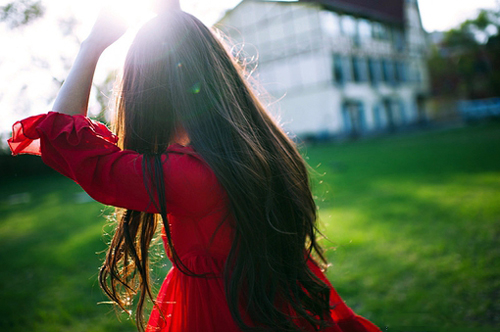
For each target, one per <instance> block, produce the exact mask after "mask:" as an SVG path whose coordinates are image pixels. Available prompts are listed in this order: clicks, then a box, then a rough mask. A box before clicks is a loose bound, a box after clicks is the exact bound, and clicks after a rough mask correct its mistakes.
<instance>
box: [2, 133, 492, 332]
mask: <svg viewBox="0 0 500 332" xmlns="http://www.w3.org/2000/svg"><path fill="white" fill-rule="evenodd" d="M306 150H307V151H306V158H307V161H308V162H309V164H310V165H311V168H312V170H313V173H314V190H315V195H316V196H317V202H318V205H319V206H320V218H321V223H322V228H323V229H324V233H325V235H326V236H327V237H328V238H329V240H330V241H325V242H324V245H325V247H329V248H330V249H329V251H328V258H329V261H330V262H331V263H332V266H331V267H330V269H329V270H328V276H329V278H330V280H331V281H332V282H333V284H334V286H335V287H336V289H337V291H338V292H339V293H340V294H341V295H342V297H343V298H344V299H345V300H346V302H347V303H348V305H350V306H351V307H352V308H353V309H354V310H355V311H356V312H358V313H359V314H361V315H364V316H366V317H367V318H369V319H371V320H372V321H373V322H375V323H376V324H377V325H379V326H380V327H381V328H382V330H383V331H390V332H396V331H405V332H419V331H421V332H424V331H425V332H434V331H436V332H437V331H439V332H441V331H450V332H451V331H458V332H460V331H478V332H482V331H494V330H498V329H499V328H500V300H499V299H500V125H499V124H490V125H481V126H477V127H470V128H460V129H451V130H446V131H442V132H432V133H420V134H412V135H403V136H394V137H387V138H380V139H371V140H362V141H358V142H353V143H348V144H343V145H337V144H331V145H322V146H315V147H309V148H307V149H306ZM21 158H29V157H21ZM20 193H27V194H28V196H29V198H27V197H26V195H25V196H12V195H13V194H20ZM79 193H81V191H80V189H79V188H78V186H76V185H75V184H73V183H72V182H71V181H69V180H67V179H64V178H62V177H60V176H51V177H46V178H29V177H27V178H19V179H5V178H4V179H3V180H2V183H1V186H0V243H1V244H0V261H1V262H2V268H1V269H0V294H1V301H0V312H1V314H0V330H1V331H134V326H133V324H132V323H131V322H130V321H127V319H126V318H125V317H122V321H121V322H119V321H118V320H117V319H116V315H115V313H114V312H113V310H112V309H111V307H110V306H109V305H106V304H99V305H98V304H97V303H98V302H101V301H105V298H104V296H103V295H102V294H101V291H100V289H99V286H98V283H97V272H98V267H99V266H100V259H102V256H103V255H102V253H101V254H96V253H100V252H102V250H104V249H105V247H106V246H105V240H104V239H103V235H102V234H103V226H104V225H105V224H106V219H105V218H104V216H105V215H109V214H110V213H112V210H110V209H109V208H107V209H105V208H104V207H103V206H102V205H100V204H98V203H95V202H84V201H85V199H84V198H85V197H82V196H81V195H79ZM82 198H83V199H82ZM27 199H29V203H23V201H26V200H27ZM82 201H83V202H82ZM106 229H108V230H109V228H106ZM167 268H168V267H166V266H161V267H160V274H162V273H164V272H165V271H166V269H167Z"/></svg>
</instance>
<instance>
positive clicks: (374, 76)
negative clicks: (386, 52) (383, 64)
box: [368, 59, 382, 85]
mask: <svg viewBox="0 0 500 332" xmlns="http://www.w3.org/2000/svg"><path fill="white" fill-rule="evenodd" d="M368 77H369V79H370V82H371V83H372V84H373V85H377V84H378V83H380V81H382V73H381V70H380V60H376V59H368Z"/></svg>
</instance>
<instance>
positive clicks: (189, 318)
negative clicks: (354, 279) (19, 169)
mask: <svg viewBox="0 0 500 332" xmlns="http://www.w3.org/2000/svg"><path fill="white" fill-rule="evenodd" d="M116 142H117V138H116V136H115V135H113V134H112V133H111V132H110V131H109V130H108V129H107V128H106V127H105V126H104V125H103V124H100V123H97V122H93V121H91V120H89V119H88V118H86V117H84V116H78V115H77V116H69V115H64V114H60V113H55V112H50V113H49V114H44V115H38V116H34V117H30V118H27V119H24V120H22V121H19V122H17V123H15V124H14V126H13V135H12V138H11V139H9V141H8V143H9V145H10V148H11V150H12V154H13V155H17V154H24V153H28V154H35V155H41V156H42V159H43V161H44V162H45V163H46V164H47V165H49V166H51V167H53V168H54V169H56V170H57V171H59V172H60V173H62V174H64V175H65V176H67V177H69V178H71V179H73V180H74V181H76V182H77V183H78V184H79V185H80V186H82V188H83V189H84V190H85V191H86V192H87V193H88V194H89V195H90V196H92V197H93V198H94V199H95V200H97V201H99V202H101V203H103V204H107V205H113V206H118V207H123V208H127V209H132V210H139V211H147V212H152V213H157V212H158V211H156V209H155V205H154V204H151V202H150V199H149V196H148V194H147V192H146V189H145V186H144V181H143V173H142V158H143V157H142V155H140V154H138V153H136V152H133V151H128V150H120V149H119V148H118V147H117V146H116ZM163 171H164V176H165V186H166V200H167V210H168V222H169V224H170V226H171V233H172V241H173V243H174V245H175V248H176V251H177V253H178V254H179V257H180V258H181V260H182V262H183V263H184V264H185V265H186V266H187V267H188V268H189V270H191V271H192V272H194V273H197V274H202V273H211V274H212V275H213V274H215V275H216V277H215V278H214V277H212V278H199V277H189V276H187V275H185V274H183V273H182V272H180V271H179V270H178V268H177V267H175V266H174V267H173V268H172V269H171V270H170V272H169V273H168V275H167V276H166V279H165V281H164V282H163V284H162V286H161V289H160V291H159V294H158V297H157V302H156V303H157V307H155V308H154V309H153V311H152V313H151V316H150V319H149V322H148V327H147V331H148V332H152V331H161V332H167V331H183V332H198V331H205V332H216V331H224V332H232V331H235V332H236V331H240V330H239V329H238V327H237V326H236V324H235V323H234V322H233V319H232V317H231V314H230V312H229V308H228V305H227V302H226V298H225V292H224V284H223V279H222V277H221V276H222V271H223V267H224V262H225V260H226V258H227V255H228V253H229V249H230V247H231V243H232V227H231V225H232V224H233V222H234V220H233V219H232V217H231V216H230V214H229V211H228V204H227V196H226V193H225V191H224V190H223V188H222V187H221V185H220V184H219V182H218V181H217V178H216V177H215V175H214V173H213V172H212V170H211V169H210V168H209V167H208V165H207V164H206V163H205V162H204V161H203V159H202V158H201V157H200V156H199V155H198V154H197V153H196V152H195V151H194V150H193V148H192V147H190V146H187V147H184V146H181V145H178V144H174V145H171V146H170V147H169V148H168V149H167V152H166V153H165V154H164V156H163ZM308 265H309V268H310V269H311V271H313V272H314V273H315V274H316V275H317V276H318V277H320V278H321V279H322V280H324V281H325V282H327V283H328V284H329V285H330V283H329V281H328V280H327V279H326V277H325V275H324V274H323V273H322V272H321V270H320V269H319V268H318V266H317V265H316V264H315V263H314V262H313V261H312V260H310V261H309V263H308ZM330 286H331V285H330ZM330 303H331V304H332V305H333V306H334V309H332V311H331V319H332V321H331V322H332V324H333V326H332V327H331V328H328V329H327V330H325V331H328V332H376V331H380V330H379V329H378V328H377V327H376V326H375V325H373V324H372V323H370V322H369V321H367V320H366V319H364V318H362V317H359V316H356V315H355V314H354V313H353V312H352V310H351V309H350V308H348V307H347V306H346V305H345V304H344V302H343V301H342V299H341V298H340V296H339V295H338V294H337V292H336V291H335V289H334V288H333V287H331V298H330ZM158 307H159V308H161V311H162V313H163V317H162V315H161V314H160V313H159V311H158V310H157V308H158ZM306 330H307V328H306Z"/></svg>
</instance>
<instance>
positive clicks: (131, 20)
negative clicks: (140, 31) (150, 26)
mask: <svg viewBox="0 0 500 332" xmlns="http://www.w3.org/2000/svg"><path fill="white" fill-rule="evenodd" d="M154 2H155V1H153V0H107V1H106V2H105V4H104V8H106V9H107V10H108V11H109V12H110V13H112V14H113V15H114V16H116V17H117V18H118V19H120V20H122V21H123V22H125V23H126V24H127V25H128V26H129V27H134V26H138V25H142V24H143V23H145V22H146V21H148V20H149V19H151V18H152V17H154V16H155V15H156V14H155V12H154Z"/></svg>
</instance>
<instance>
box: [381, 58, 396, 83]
mask: <svg viewBox="0 0 500 332" xmlns="http://www.w3.org/2000/svg"><path fill="white" fill-rule="evenodd" d="M382 73H383V78H384V82H386V83H389V84H394V83H395V82H396V81H395V77H394V63H393V62H392V61H390V60H382Z"/></svg>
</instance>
